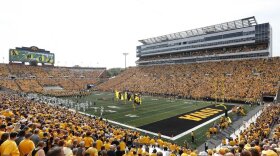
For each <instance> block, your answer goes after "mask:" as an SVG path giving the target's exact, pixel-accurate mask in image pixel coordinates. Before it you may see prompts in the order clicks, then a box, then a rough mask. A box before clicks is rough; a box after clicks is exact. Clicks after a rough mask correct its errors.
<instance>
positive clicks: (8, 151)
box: [0, 139, 20, 156]
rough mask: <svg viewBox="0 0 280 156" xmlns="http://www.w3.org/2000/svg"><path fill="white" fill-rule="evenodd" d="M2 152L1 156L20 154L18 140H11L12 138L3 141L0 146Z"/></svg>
mask: <svg viewBox="0 0 280 156" xmlns="http://www.w3.org/2000/svg"><path fill="white" fill-rule="evenodd" d="M0 153H1V156H3V155H9V156H19V155H20V154H19V150H18V147H17V144H16V142H15V141H13V140H10V139H8V140H6V141H5V142H3V144H2V145H1V146H0Z"/></svg>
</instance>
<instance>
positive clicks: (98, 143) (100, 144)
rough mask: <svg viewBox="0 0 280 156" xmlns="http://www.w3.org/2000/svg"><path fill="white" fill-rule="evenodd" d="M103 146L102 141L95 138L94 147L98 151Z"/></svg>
mask: <svg viewBox="0 0 280 156" xmlns="http://www.w3.org/2000/svg"><path fill="white" fill-rule="evenodd" d="M102 146H103V142H102V141H101V140H99V139H98V140H96V149H97V150H98V151H100V150H101V147H102Z"/></svg>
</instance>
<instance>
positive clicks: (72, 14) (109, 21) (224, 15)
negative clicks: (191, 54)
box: [0, 0, 280, 68]
mask: <svg viewBox="0 0 280 156" xmlns="http://www.w3.org/2000/svg"><path fill="white" fill-rule="evenodd" d="M251 16H255V17H256V20H257V22H258V23H266V22H269V23H270V24H271V26H272V29H273V56H280V44H279V43H280V0H1V1H0V62H1V63H2V62H5V63H8V57H9V56H8V55H9V53H8V52H9V49H10V48H15V47H22V46H24V47H30V46H37V47H38V48H42V49H46V50H48V51H51V52H52V53H55V57H56V58H55V59H56V60H55V65H58V66H74V65H80V66H86V67H106V68H113V67H124V64H125V63H124V62H125V61H124V56H123V53H129V54H128V56H127V66H135V61H136V60H137V58H136V46H137V45H140V44H141V43H140V42H138V40H141V39H146V38H150V37H156V36H160V35H166V34H169V33H175V32H179V31H185V30H189V29H194V28H199V27H204V26H209V25H213V24H219V23H223V22H228V21H232V20H237V19H241V18H245V17H251Z"/></svg>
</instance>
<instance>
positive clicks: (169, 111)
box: [70, 92, 211, 127]
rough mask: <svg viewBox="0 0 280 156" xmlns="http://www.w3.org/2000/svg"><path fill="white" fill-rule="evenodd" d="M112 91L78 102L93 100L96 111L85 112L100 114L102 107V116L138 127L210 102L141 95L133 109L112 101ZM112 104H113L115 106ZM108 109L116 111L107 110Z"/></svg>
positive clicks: (96, 94)
mask: <svg viewBox="0 0 280 156" xmlns="http://www.w3.org/2000/svg"><path fill="white" fill-rule="evenodd" d="M112 98H113V93H104V92H103V93H97V92H96V93H94V94H92V95H89V96H87V97H84V98H82V99H81V100H79V102H86V101H92V102H93V101H95V102H96V105H95V106H92V107H98V110H97V112H95V109H94V108H92V107H91V108H89V109H87V110H86V113H89V114H94V115H97V116H99V115H100V107H101V106H103V107H104V112H103V117H104V118H106V119H110V120H113V121H117V122H120V123H123V124H127V125H130V126H134V127H139V126H142V125H146V124H148V123H152V122H155V121H159V120H162V119H166V118H169V117H172V116H175V115H178V114H182V113H187V112H189V111H192V110H196V109H199V108H202V107H205V106H208V105H211V103H210V102H204V101H203V102H200V101H191V100H182V99H171V100H170V99H166V98H160V97H150V96H144V97H142V105H139V106H136V108H135V111H134V108H133V105H132V102H127V103H126V104H125V103H124V102H123V101H119V102H117V101H115V102H113V100H112ZM70 99H71V98H70ZM112 106H115V108H114V107H113V108H112ZM108 110H111V111H116V112H107V111H108ZM128 115H130V116H131V115H135V116H137V117H130V116H128Z"/></svg>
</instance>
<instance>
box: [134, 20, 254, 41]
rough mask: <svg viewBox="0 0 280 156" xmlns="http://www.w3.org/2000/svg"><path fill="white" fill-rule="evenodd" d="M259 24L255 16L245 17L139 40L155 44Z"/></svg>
mask: <svg viewBox="0 0 280 156" xmlns="http://www.w3.org/2000/svg"><path fill="white" fill-rule="evenodd" d="M254 25H257V21H256V19H255V16H252V17H248V18H243V19H239V20H235V21H231V22H226V23H221V24H216V25H211V26H207V27H202V28H197V29H192V30H187V31H181V32H177V33H173V34H168V35H163V36H158V37H152V38H148V39H143V40H139V42H141V43H142V44H144V45H145V44H153V43H160V42H165V41H171V40H177V39H182V38H188V37H192V36H199V35H205V34H211V33H216V32H222V31H228V30H234V29H240V28H246V27H250V26H254Z"/></svg>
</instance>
